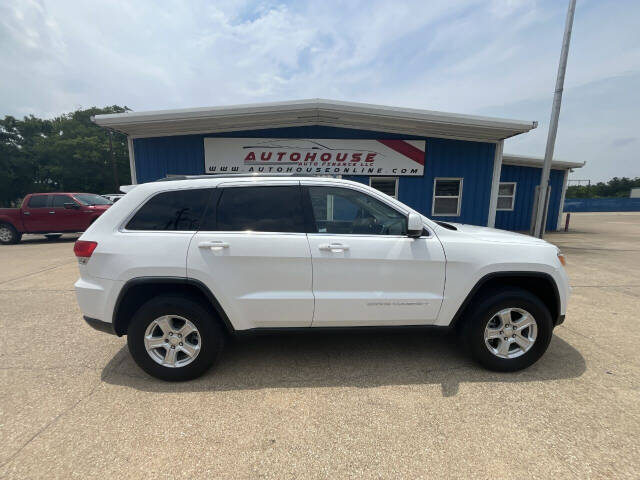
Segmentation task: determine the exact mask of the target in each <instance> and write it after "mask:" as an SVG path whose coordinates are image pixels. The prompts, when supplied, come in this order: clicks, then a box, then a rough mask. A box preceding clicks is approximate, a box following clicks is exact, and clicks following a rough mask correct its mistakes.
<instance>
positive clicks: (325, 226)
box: [304, 185, 445, 327]
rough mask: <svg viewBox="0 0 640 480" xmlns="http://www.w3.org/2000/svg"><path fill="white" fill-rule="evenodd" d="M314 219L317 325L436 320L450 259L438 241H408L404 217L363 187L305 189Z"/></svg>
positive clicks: (312, 246) (312, 239)
mask: <svg viewBox="0 0 640 480" xmlns="http://www.w3.org/2000/svg"><path fill="white" fill-rule="evenodd" d="M304 191H305V194H307V195H308V197H307V198H308V205H309V211H310V213H309V215H310V216H311V217H312V219H311V221H310V222H309V223H310V231H311V232H313V233H309V234H308V239H309V248H310V250H311V261H312V265H313V293H314V297H315V310H314V316H313V324H312V326H314V327H322V326H367V325H421V324H431V323H434V322H435V320H436V318H437V315H438V311H439V310H440V305H441V303H442V294H443V291H444V272H445V257H444V251H443V249H442V245H441V244H440V241H439V240H438V239H437V238H436V237H435V236H433V235H432V236H430V237H427V236H424V237H421V238H410V237H408V236H407V212H401V211H399V210H397V208H395V207H394V206H392V205H390V204H389V203H387V202H386V201H385V197H380V196H376V195H373V194H372V192H369V191H367V190H363V188H362V187H342V186H340V187H338V186H317V185H316V186H314V185H309V186H308V187H305V189H304Z"/></svg>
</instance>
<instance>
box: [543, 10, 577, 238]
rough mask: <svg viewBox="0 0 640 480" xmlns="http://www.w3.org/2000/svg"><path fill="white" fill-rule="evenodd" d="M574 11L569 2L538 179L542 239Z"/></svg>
mask: <svg viewBox="0 0 640 480" xmlns="http://www.w3.org/2000/svg"><path fill="white" fill-rule="evenodd" d="M575 10H576V0H569V9H568V10H567V19H566V21H565V26H564V38H563V40H562V50H561V52H560V64H559V65H558V77H557V78H556V90H555V93H554V94H553V106H552V108H551V120H550V122H549V133H548V135H547V148H546V149H545V152H544V166H543V167H542V176H541V178H540V189H539V192H538V193H539V195H538V204H537V207H536V209H535V212H536V223H535V228H534V231H533V235H534V236H535V237H539V238H542V235H543V233H544V225H542V221H543V219H544V218H546V215H545V213H546V212H545V210H546V208H547V206H548V205H547V203H546V198H547V190H548V188H549V174H550V172H551V161H552V159H553V149H554V148H555V145H556V134H557V132H558V117H559V116H560V105H561V104H562V89H563V88H564V74H565V72H566V70H567V57H568V56H569V43H570V42H571V29H572V27H573V14H574V12H575Z"/></svg>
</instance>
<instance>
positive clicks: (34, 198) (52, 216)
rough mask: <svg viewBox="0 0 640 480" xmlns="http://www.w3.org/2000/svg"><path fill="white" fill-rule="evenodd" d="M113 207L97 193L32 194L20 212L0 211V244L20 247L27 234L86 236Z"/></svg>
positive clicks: (50, 237)
mask: <svg viewBox="0 0 640 480" xmlns="http://www.w3.org/2000/svg"><path fill="white" fill-rule="evenodd" d="M111 205H112V203H111V201H110V200H108V199H106V198H104V197H101V196H100V195H96V194H95V193H31V194H29V195H27V196H26V197H24V200H23V201H22V206H21V207H20V208H0V243H2V244H5V245H6V244H10V243H18V242H19V241H20V239H21V238H22V234H23V233H41V234H44V236H45V237H47V238H48V239H55V238H59V237H60V236H61V235H62V234H63V233H71V232H82V231H84V230H86V229H87V227H88V226H89V225H91V223H92V222H93V221H94V220H95V219H96V218H98V217H99V216H100V215H102V214H103V213H104V211H105V210H106V209H107V208H109V207H110V206H111Z"/></svg>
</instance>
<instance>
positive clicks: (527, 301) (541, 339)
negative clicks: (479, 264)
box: [463, 289, 553, 372]
mask: <svg viewBox="0 0 640 480" xmlns="http://www.w3.org/2000/svg"><path fill="white" fill-rule="evenodd" d="M468 317H469V318H467V324H466V328H465V331H464V333H463V335H464V340H465V342H466V343H467V345H468V347H469V350H470V352H471V355H472V357H473V358H474V359H475V360H476V361H477V362H478V363H480V364H481V365H482V366H484V367H486V368H488V369H490V370H496V371H501V372H513V371H516V370H522V369H523V368H527V367H528V366H530V365H532V364H533V363H535V362H536V361H537V360H538V359H539V358H540V357H541V356H542V355H543V354H544V352H545V351H546V350H547V347H548V346H549V342H550V341H551V336H552V334H553V322H552V320H551V314H550V313H549V310H548V309H547V307H546V306H545V305H544V303H542V302H541V301H540V299H538V298H537V297H536V296H535V295H532V294H531V293H529V292H527V291H526V290H521V289H509V290H504V291H500V292H496V293H495V294H493V295H491V296H490V297H488V298H485V299H483V300H482V301H480V302H479V303H477V304H476V305H475V306H472V309H471V310H470V315H469V316H468Z"/></svg>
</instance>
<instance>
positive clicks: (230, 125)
mask: <svg viewBox="0 0 640 480" xmlns="http://www.w3.org/2000/svg"><path fill="white" fill-rule="evenodd" d="M93 121H94V122H95V123H96V124H98V125H100V126H103V127H106V128H110V129H113V130H117V131H119V132H122V133H125V134H127V135H129V136H131V137H134V138H136V137H161V136H170V135H186V134H195V133H216V132H231V131H240V130H258V129H266V128H282V127H299V126H310V125H323V126H329V127H340V128H351V129H361V130H372V131H377V132H388V133H398V134H405V135H418V136H428V137H440V138H454V139H460V140H475V141H482V142H496V141H499V140H503V139H505V138H509V137H512V136H514V135H518V134H520V133H525V132H528V131H529V130H532V129H534V128H536V127H537V126H538V122H535V121H522V120H508V119H501V118H492V117H480V116H474V115H462V114H457V113H445V112H434V111H430V110H419V109H414V108H398V107H388V106H383V105H371V104H366V103H353V102H339V101H334V100H322V99H311V100H294V101H290V102H274V103H256V104H250V105H232V106H225V107H205V108H187V109H179V110H157V111H149V112H128V113H115V114H109V115H96V116H95V117H94V118H93Z"/></svg>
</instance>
